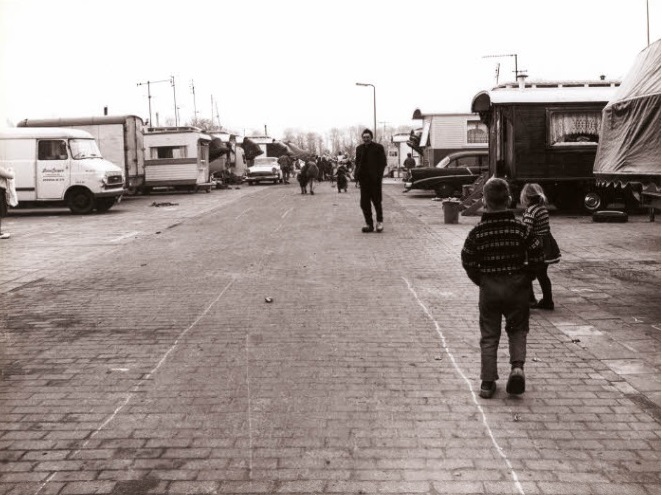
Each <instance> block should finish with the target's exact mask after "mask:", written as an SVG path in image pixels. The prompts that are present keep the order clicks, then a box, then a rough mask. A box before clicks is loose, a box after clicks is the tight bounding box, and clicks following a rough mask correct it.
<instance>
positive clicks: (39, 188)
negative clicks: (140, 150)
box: [0, 127, 124, 214]
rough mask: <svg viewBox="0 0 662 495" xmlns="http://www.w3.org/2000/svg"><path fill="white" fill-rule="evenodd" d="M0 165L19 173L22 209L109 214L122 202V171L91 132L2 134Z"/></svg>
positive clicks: (40, 130) (36, 129)
mask: <svg viewBox="0 0 662 495" xmlns="http://www.w3.org/2000/svg"><path fill="white" fill-rule="evenodd" d="M0 164H1V165H2V166H3V167H12V168H13V169H14V173H15V181H16V192H17V194H18V201H19V205H26V204H27V205H29V204H31V203H32V204H66V205H67V206H68V207H69V209H70V210H71V211H72V212H73V213H76V214H85V213H90V212H91V211H92V210H94V209H96V210H97V211H98V212H104V211H108V210H109V209H110V208H111V207H112V206H113V205H114V204H115V203H116V202H118V201H119V200H120V199H121V198H122V194H123V193H124V174H123V172H122V169H120V168H119V167H118V166H116V165H114V164H112V163H111V162H109V161H107V160H104V159H103V158H102V157H101V152H100V151H99V147H98V146H97V143H96V141H95V140H94V138H93V137H92V135H91V134H90V133H88V132H85V131H81V130H76V129H62V128H56V127H43V128H42V127H33V128H7V129H0Z"/></svg>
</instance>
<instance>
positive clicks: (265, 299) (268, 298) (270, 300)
mask: <svg viewBox="0 0 662 495" xmlns="http://www.w3.org/2000/svg"><path fill="white" fill-rule="evenodd" d="M264 301H265V302H268V303H270V302H274V300H273V299H272V298H271V297H265V298H264Z"/></svg>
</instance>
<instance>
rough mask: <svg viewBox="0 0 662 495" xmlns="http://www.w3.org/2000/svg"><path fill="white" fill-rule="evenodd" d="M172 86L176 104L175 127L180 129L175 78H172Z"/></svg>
mask: <svg viewBox="0 0 662 495" xmlns="http://www.w3.org/2000/svg"><path fill="white" fill-rule="evenodd" d="M170 85H171V86H172V97H173V99H174V102H175V127H178V126H179V117H178V116H177V92H176V91H175V76H170Z"/></svg>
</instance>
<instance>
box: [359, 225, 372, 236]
mask: <svg viewBox="0 0 662 495" xmlns="http://www.w3.org/2000/svg"><path fill="white" fill-rule="evenodd" d="M374 230H375V228H374V227H373V226H372V225H366V226H365V227H363V228H362V229H361V232H363V233H364V234H367V233H369V232H373V231H374Z"/></svg>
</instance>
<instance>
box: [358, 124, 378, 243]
mask: <svg viewBox="0 0 662 495" xmlns="http://www.w3.org/2000/svg"><path fill="white" fill-rule="evenodd" d="M373 138H374V136H373V134H372V131H371V130H370V129H365V130H364V131H363V132H362V133H361V139H362V140H363V144H359V145H358V146H357V147H356V171H355V172H354V178H355V179H356V180H357V181H358V184H359V187H360V188H361V203H360V204H361V210H362V211H363V217H364V218H365V223H366V225H365V227H363V228H362V229H361V231H362V232H364V233H368V232H373V231H374V230H375V225H374V223H373V221H372V207H373V206H374V207H375V216H376V217H377V218H376V220H377V225H376V229H377V232H382V231H383V230H384V223H383V222H384V216H383V212H382V180H383V178H384V169H385V168H386V152H385V151H384V147H383V146H382V145H381V144H379V143H375V142H373Z"/></svg>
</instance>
